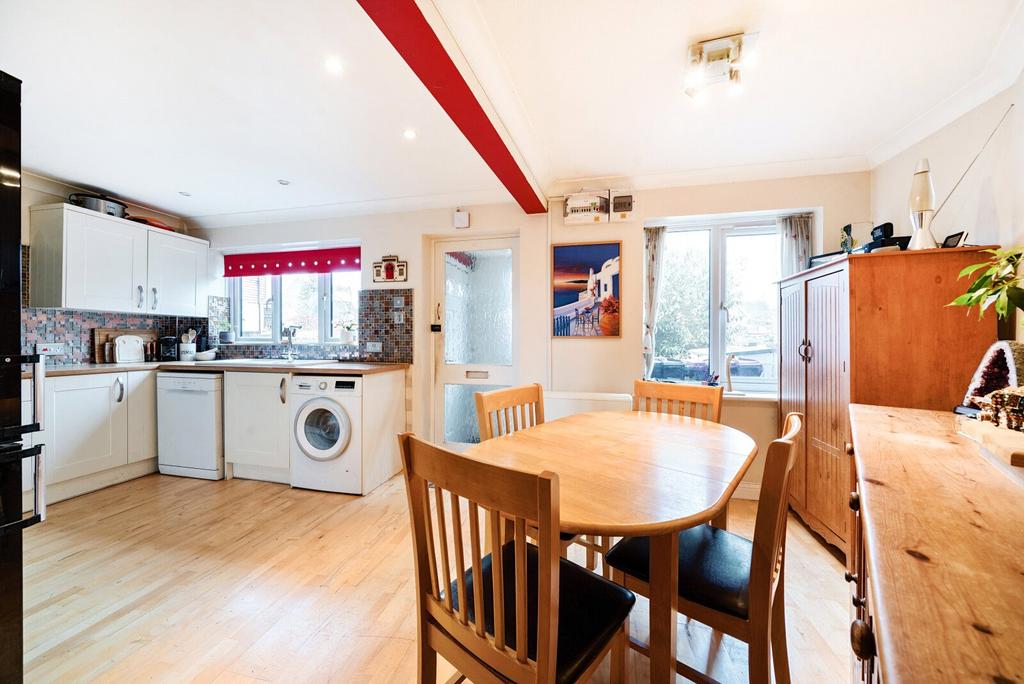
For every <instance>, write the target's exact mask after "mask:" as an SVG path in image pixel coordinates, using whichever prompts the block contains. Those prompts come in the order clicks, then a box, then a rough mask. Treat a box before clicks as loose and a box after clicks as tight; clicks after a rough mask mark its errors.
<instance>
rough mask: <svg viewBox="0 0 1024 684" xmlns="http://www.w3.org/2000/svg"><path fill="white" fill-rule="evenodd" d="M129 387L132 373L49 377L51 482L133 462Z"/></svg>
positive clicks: (47, 409)
mask: <svg viewBox="0 0 1024 684" xmlns="http://www.w3.org/2000/svg"><path fill="white" fill-rule="evenodd" d="M127 385H128V374H127V373H102V374H95V375H68V376H62V377H56V378H47V382H46V390H45V394H46V420H47V425H46V461H47V469H46V482H47V484H51V483H56V482H61V481H64V480H70V479H72V478H76V477H82V476H84V475H91V474H92V473H96V472H99V471H101V470H106V469H108V468H114V467H116V466H121V465H127V464H128V403H127V401H126V399H127V395H128V387H127Z"/></svg>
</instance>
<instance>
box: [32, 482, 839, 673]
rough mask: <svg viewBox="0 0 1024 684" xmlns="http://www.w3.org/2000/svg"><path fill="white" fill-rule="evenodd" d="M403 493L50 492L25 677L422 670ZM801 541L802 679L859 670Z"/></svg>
mask: <svg viewBox="0 0 1024 684" xmlns="http://www.w3.org/2000/svg"><path fill="white" fill-rule="evenodd" d="M405 506H406V504H405V492H404V490H403V487H402V482H401V480H400V479H399V478H395V479H393V480H391V481H390V482H388V483H387V484H385V485H384V486H383V487H381V488H380V489H378V490H377V491H375V492H374V493H373V494H371V495H370V496H367V497H364V498H359V497H349V496H341V495H336V494H326V493H321V492H309V491H303V490H295V489H290V488H289V487H287V486H284V485H277V484H270V483H265V482H253V481H246V480H229V481H222V482H208V481H204V480H191V479H185V478H175V477H168V476H160V475H151V476H148V477H144V478H141V479H138V480H133V481H131V482H127V483H125V484H122V485H118V486H115V487H110V488H108V489H105V490H102V491H99V492H94V493H92V494H88V495H85V496H81V497H78V498H76V499H72V500H69V501H65V502H62V503H59V504H56V505H53V506H52V507H51V508H50V517H49V520H48V521H47V522H46V523H45V524H43V525H37V526H35V527H33V528H30V530H29V531H28V532H27V533H26V543H25V574H26V588H25V622H26V638H25V641H26V644H25V649H26V650H25V669H26V680H27V681H29V682H56V681H61V682H69V681H112V682H141V681H156V682H187V681H199V682H253V681H275V682H328V681H330V682H412V681H415V674H416V662H415V661H416V644H415V640H414V633H415V632H414V620H413V618H414V613H415V610H414V609H415V602H414V597H413V580H412V574H411V567H412V551H411V548H410V541H409V531H408V517H407V514H406V510H405ZM754 510H755V507H754V504H752V503H750V502H744V501H739V502H736V503H734V504H733V506H732V508H731V512H730V528H731V529H734V530H735V531H738V532H739V533H741V534H745V535H748V536H749V535H750V534H751V530H752V526H753V515H754ZM788 543H789V549H788V554H789V555H788V557H787V562H786V570H787V586H786V599H787V615H788V618H789V629H788V636H789V645H790V662H791V667H792V670H793V677H794V681H796V682H814V683H816V684H817V683H820V682H841V681H848V678H849V675H848V672H849V661H848V655H847V653H848V646H847V643H846V630H847V627H848V624H849V623H848V617H847V607H846V606H847V601H848V598H847V589H846V586H845V584H844V582H843V578H842V567H841V565H840V563H839V562H838V561H837V560H836V559H834V558H833V557H832V556H831V555H830V554H829V552H828V551H827V550H825V548H824V547H823V546H821V545H820V544H819V543H818V542H817V541H816V540H815V539H813V538H812V536H811V534H810V533H809V532H808V531H807V530H806V529H805V528H804V527H803V526H801V525H800V523H799V522H798V521H796V520H795V519H791V521H790V533H789V541H788ZM645 608H646V607H645V605H644V601H643V599H640V600H639V601H638V606H637V609H636V610H635V611H634V617H633V629H634V633H635V634H636V635H637V636H641V637H643V636H646V634H645V627H644V625H645V622H646V609H645ZM680 619H681V620H682V623H681V625H680V630H679V635H680V646H679V652H680V655H681V656H682V657H684V658H685V659H686V660H687V661H688V662H690V663H691V664H693V665H695V666H697V667H701V668H707V669H709V670H710V671H711V673H712V674H713V675H714V676H715V677H716V678H718V679H720V680H722V681H746V664H745V663H746V646H745V645H744V644H742V643H739V642H736V641H733V640H732V639H731V638H729V637H724V638H721V635H715V634H712V633H711V632H710V630H708V629H707V628H705V627H703V626H702V625H699V624H698V623H695V622H690V621H686V620H685V619H683V618H680ZM631 658H632V666H633V671H634V672H635V674H636V678H637V681H640V682H643V681H646V679H647V664H646V662H645V660H644V659H643V658H642V657H640V656H637V655H636V654H632V656H631ZM605 670H606V668H602V670H601V671H599V673H598V675H597V677H596V678H595V681H598V682H604V681H607V675H606V671H605ZM450 673H451V669H450V668H448V669H447V670H443V674H444V675H445V676H447V675H448V674H450Z"/></svg>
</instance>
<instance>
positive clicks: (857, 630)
mask: <svg viewBox="0 0 1024 684" xmlns="http://www.w3.org/2000/svg"><path fill="white" fill-rule="evenodd" d="M850 646H851V648H853V653H854V655H856V656H857V657H858V658H860V659H861V660H868V659H870V658H874V657H875V654H876V652H877V651H876V650H875V635H874V633H873V632H872V631H871V626H870V625H868V623H866V622H864V621H863V620H854V621H853V622H852V623H851V624H850Z"/></svg>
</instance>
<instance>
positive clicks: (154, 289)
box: [153, 287, 156, 311]
mask: <svg viewBox="0 0 1024 684" xmlns="http://www.w3.org/2000/svg"><path fill="white" fill-rule="evenodd" d="M153 311H156V288H155V287H154V288H153Z"/></svg>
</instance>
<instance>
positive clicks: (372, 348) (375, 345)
mask: <svg viewBox="0 0 1024 684" xmlns="http://www.w3.org/2000/svg"><path fill="white" fill-rule="evenodd" d="M366 351H367V352H369V353H371V354H373V353H377V354H380V353H381V352H382V351H384V345H383V344H382V343H380V342H367V343H366Z"/></svg>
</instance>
